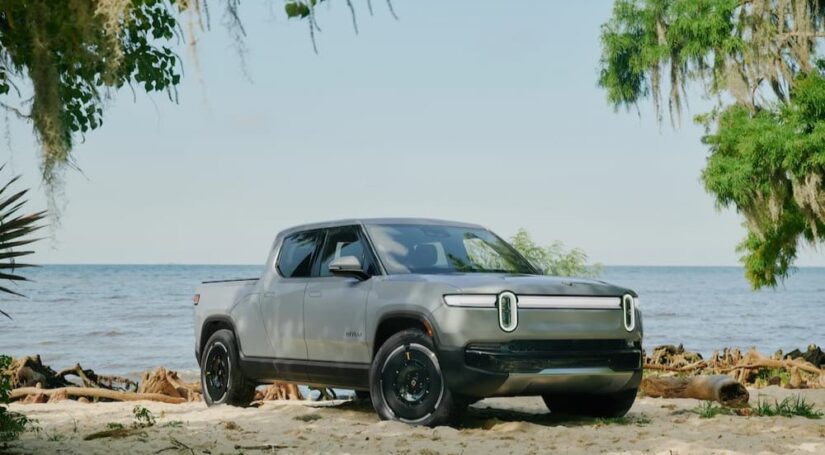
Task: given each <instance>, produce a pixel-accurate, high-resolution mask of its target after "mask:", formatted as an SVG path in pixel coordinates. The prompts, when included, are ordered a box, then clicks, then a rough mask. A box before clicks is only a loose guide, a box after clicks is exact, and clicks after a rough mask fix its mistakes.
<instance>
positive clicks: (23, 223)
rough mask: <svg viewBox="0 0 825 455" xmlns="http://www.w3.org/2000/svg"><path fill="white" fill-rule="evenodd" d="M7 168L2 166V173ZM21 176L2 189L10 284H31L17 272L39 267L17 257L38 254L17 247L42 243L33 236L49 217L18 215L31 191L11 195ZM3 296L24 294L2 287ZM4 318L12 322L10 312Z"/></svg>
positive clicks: (0, 264) (0, 231)
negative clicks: (42, 222)
mask: <svg viewBox="0 0 825 455" xmlns="http://www.w3.org/2000/svg"><path fill="white" fill-rule="evenodd" d="M5 167H6V165H5V164H3V165H0V171H2V170H3V169H5ZM19 179H20V176H19V175H18V176H15V177H12V178H11V179H9V181H8V182H6V183H5V184H4V185H3V186H2V187H0V280H6V281H9V282H19V281H28V278H26V277H25V276H23V275H20V274H19V273H15V270H17V269H24V268H27V267H35V266H34V265H33V264H26V263H19V262H17V258H21V257H23V256H28V255H30V254H32V253H34V251H31V250H25V251H17V250H15V248H18V247H21V246H24V245H28V244H30V243H33V242H36V241H38V240H40V238H37V237H29V236H30V235H31V234H32V233H33V232H35V231H37V230H39V229H41V228H42V227H43V225H40V224H39V222H40V221H41V220H43V218H45V217H46V212H45V211H40V212H34V213H30V214H28V215H19V214H18V212H19V211H20V210H21V209H22V208H23V207H24V206H25V204H26V202H27V201H26V199H24V198H23V197H24V196H25V195H26V193H28V191H29V190H28V189H24V190H21V191H17V192H14V193H11V194H9V188H10V187H11V186H12V185H13V184H14V183H15V182H17V181H18V180H19ZM0 293H6V294H11V295H16V296H20V297H24V296H23V294H21V293H19V292H17V291H15V290H12V289H9V288H8V287H6V286H0ZM0 315H3V316H6V317H7V318H9V319H11V316H9V314H8V313H6V312H5V311H2V310H0Z"/></svg>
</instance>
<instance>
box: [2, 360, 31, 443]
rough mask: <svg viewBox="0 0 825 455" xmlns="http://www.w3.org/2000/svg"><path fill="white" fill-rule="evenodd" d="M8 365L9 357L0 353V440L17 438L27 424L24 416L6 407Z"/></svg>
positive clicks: (7, 397)
mask: <svg viewBox="0 0 825 455" xmlns="http://www.w3.org/2000/svg"><path fill="white" fill-rule="evenodd" d="M10 366H11V357H8V356H5V355H0V442H6V441H12V440H15V439H17V437H18V436H19V435H20V433H22V432H23V431H25V430H26V425H28V424H29V419H28V418H26V416H24V415H22V414H18V413H16V412H11V411H9V410H8V409H7V408H6V405H7V404H8V403H9V393H10V392H11V376H10V375H9V374H8V368H9V367H10Z"/></svg>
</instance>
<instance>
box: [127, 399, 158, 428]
mask: <svg viewBox="0 0 825 455" xmlns="http://www.w3.org/2000/svg"><path fill="white" fill-rule="evenodd" d="M132 414H134V416H135V422H134V423H133V424H132V427H134V428H146V427H151V426H154V425H155V415H154V414H152V411H150V410H148V409H146V408H144V407H143V406H140V405H137V406H135V408H134V409H132Z"/></svg>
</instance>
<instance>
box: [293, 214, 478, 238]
mask: <svg viewBox="0 0 825 455" xmlns="http://www.w3.org/2000/svg"><path fill="white" fill-rule="evenodd" d="M352 224H364V225H369V224H426V225H432V226H460V227H468V228H483V226H481V225H478V224H473V223H464V222H461V221H448V220H437V219H432V218H349V219H342V220H334V221H322V222H318V223H307V224H301V225H298V226H293V227H291V228H288V229H284V230H283V231H281V232H280V234H279V235H286V234H291V233H293V232H296V231H305V230H309V229H322V228H329V227H336V226H347V225H352Z"/></svg>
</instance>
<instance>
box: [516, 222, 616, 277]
mask: <svg viewBox="0 0 825 455" xmlns="http://www.w3.org/2000/svg"><path fill="white" fill-rule="evenodd" d="M510 244H511V245H513V248H515V249H516V250H517V251H518V252H519V253H521V254H522V255H523V256H524V257H526V258H527V259H528V260H530V262H531V263H532V264H533V265H534V266H535V267H536V268H537V269H539V270H541V271H542V272H543V273H544V274H545V275H553V276H580V277H596V276H599V275H600V274H601V272H602V266H601V264H590V265H588V264H587V254H586V253H585V252H584V251H582V250H581V249H579V248H573V249H572V250H569V251H568V250H567V249H565V247H564V244H563V243H561V242H554V243H553V244H552V245H549V246H540V245H537V244H536V242H534V241H533V239H532V237H531V236H530V233H529V232H527V231H526V230H525V229H519V230H518V232H516V235H514V236H513V237H512V238H511V239H510Z"/></svg>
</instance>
